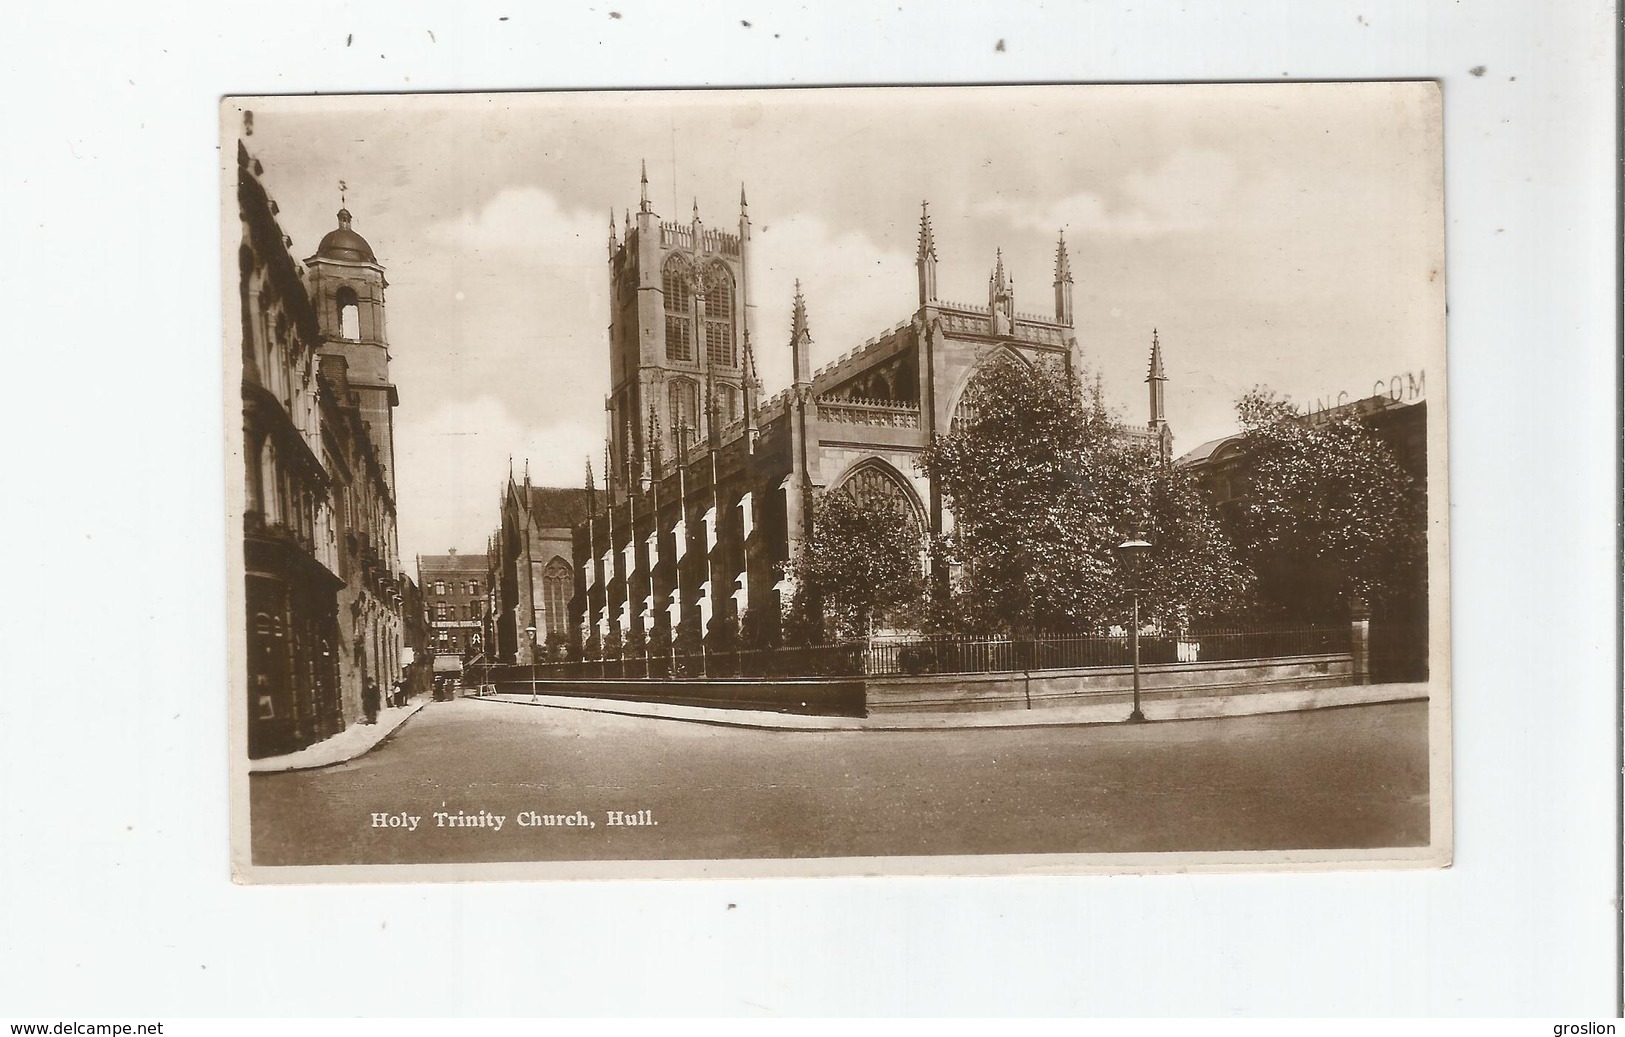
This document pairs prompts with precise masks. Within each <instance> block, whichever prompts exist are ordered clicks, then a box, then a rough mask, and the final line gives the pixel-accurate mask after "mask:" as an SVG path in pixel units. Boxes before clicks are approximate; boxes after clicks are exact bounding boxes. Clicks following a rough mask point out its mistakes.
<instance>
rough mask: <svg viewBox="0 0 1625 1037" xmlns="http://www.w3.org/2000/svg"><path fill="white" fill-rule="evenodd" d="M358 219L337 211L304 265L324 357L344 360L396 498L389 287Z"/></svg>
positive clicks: (395, 394)
mask: <svg viewBox="0 0 1625 1037" xmlns="http://www.w3.org/2000/svg"><path fill="white" fill-rule="evenodd" d="M354 219H355V218H354V217H353V216H351V215H350V210H349V209H348V208H341V209H339V211H338V223H339V225H338V227H336V228H335V229H333V230H330V231H328V232H327V234H326V235H325V236H324V237H323V238H322V241H321V244H320V245H318V246H317V247H316V254H315V255H313V256H311V257H310V258H309V259H307V260H305V266H306V267H307V268H308V269H309V271H310V279H309V285H310V297H311V303H312V305H313V306H314V307H315V309H316V321H317V326H318V327H319V328H320V330H321V335H322V348H321V352H322V354H323V355H324V356H336V357H341V358H343V360H344V364H345V368H346V371H347V376H348V379H349V383H350V388H351V390H353V391H354V392H355V394H356V397H357V400H358V403H359V405H360V408H361V418H362V420H363V421H365V422H366V423H367V426H368V429H369V431H370V434H371V437H372V444H373V448H374V449H375V450H376V451H377V454H378V461H379V464H380V465H381V466H382V467H383V470H384V481H385V482H386V483H387V484H388V486H389V492H390V494H391V495H394V493H395V422H394V407H395V406H396V405H397V404H398V403H400V396H399V394H398V392H397V391H396V388H395V385H394V383H393V382H391V381H390V378H389V338H388V333H387V330H386V325H385V321H384V290H385V289H386V288H388V287H389V282H388V281H387V280H385V278H384V268H383V266H382V265H380V264H379V262H378V257H377V256H376V255H375V254H374V253H373V250H372V246H371V245H370V244H368V243H367V239H366V238H363V237H362V236H361V235H360V234H359V233H357V232H356V230H355V228H354V227H353V226H352V224H353V223H354Z"/></svg>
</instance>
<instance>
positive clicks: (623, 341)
mask: <svg viewBox="0 0 1625 1037" xmlns="http://www.w3.org/2000/svg"><path fill="white" fill-rule="evenodd" d="M639 186H640V192H639V199H638V209H637V212H635V213H629V214H628V215H627V218H626V219H625V221H624V227H625V230H624V233H623V234H622V235H621V237H620V239H619V240H618V241H617V239H616V237H615V234H614V227H613V221H611V231H610V239H609V248H610V256H609V273H610V323H609V365H610V397H609V409H610V412H611V413H610V415H609V429H610V435H611V443H610V451H611V454H612V455H613V456H612V458H611V468H610V470H611V472H615V473H620V472H623V471H625V469H626V466H627V462H628V461H629V460H631V459H633V458H640V459H641V458H646V457H649V456H651V455H656V456H659V457H662V458H666V459H676V458H679V457H680V456H681V455H680V453H679V449H680V447H688V446H692V445H693V444H695V443H699V442H715V441H716V438H717V437H718V436H719V435H720V434H721V433H722V432H723V431H725V430H727V429H729V428H730V427H731V426H732V425H734V424H735V423H736V422H741V421H743V419H744V418H745V416H746V409H747V408H746V404H747V401H748V390H749V389H750V388H751V387H750V386H747V384H746V383H747V381H748V376H749V372H750V365H749V361H748V357H747V353H748V350H749V342H750V337H749V334H748V331H747V316H746V315H747V313H748V310H747V305H746V304H747V300H748V296H747V293H746V280H745V267H746V258H747V257H746V249H747V245H748V242H749V240H750V218H749V215H748V212H747V209H746V206H745V194H744V189H743V187H741V188H740V195H739V217H738V226H737V230H736V231H724V230H719V229H712V228H709V227H707V226H706V225H705V223H704V221H703V220H702V219H701V218H700V211H699V204H698V202H697V201H696V203H695V205H694V207H693V212H692V215H691V218H690V219H689V220H688V222H686V223H684V222H679V221H676V220H666V221H663V220H661V218H660V216H659V214H658V213H656V212H655V211H654V208H653V206H652V205H651V204H650V201H649V175H648V169H647V167H645V168H644V170H643V172H642V176H641V182H640V185H639ZM651 411H652V412H653V413H654V414H656V415H658V416H659V418H660V420H659V421H658V422H651V421H649V415H650V413H651ZM651 430H659V433H658V434H660V435H661V436H662V437H663V442H661V443H660V444H659V447H660V449H659V450H658V451H651V450H650V449H649V447H650V444H648V443H646V442H645V440H646V439H647V437H648V436H649V435H650V433H651ZM626 490H627V487H625V486H623V485H620V483H619V481H618V480H617V482H616V483H615V484H614V485H613V486H612V493H613V494H614V495H615V496H621V495H624V493H625V492H626Z"/></svg>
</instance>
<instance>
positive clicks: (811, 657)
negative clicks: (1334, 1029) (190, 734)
mask: <svg viewBox="0 0 1625 1037" xmlns="http://www.w3.org/2000/svg"><path fill="white" fill-rule="evenodd" d="M1351 644H1352V640H1351V631H1350V628H1349V627H1348V626H1347V625H1341V626H1326V627H1321V626H1304V627H1294V628H1290V629H1278V630H1249V629H1234V628H1223V627H1219V628H1207V629H1188V630H1184V631H1178V632H1171V631H1163V632H1158V633H1150V634H1141V635H1140V663H1141V665H1145V666H1151V665H1156V664H1159V663H1194V662H1228V661H1238V660H1247V659H1277V658H1292V657H1295V656H1306V655H1332V654H1338V653H1344V652H1348V651H1350V650H1351ZM1132 662H1133V642H1132V639H1131V638H1130V637H1129V636H1128V635H1127V634H1115V633H1114V634H1053V635H1044V636H1040V637H1033V638H1023V639H1015V638H1009V637H947V636H939V637H919V638H908V639H900V640H894V641H887V642H883V643H876V644H871V645H867V646H865V645H864V644H863V643H861V642H854V643H849V644H834V645H814V646H810V647H805V648H764V649H755V650H746V651H739V652H706V653H703V654H684V655H675V654H658V655H647V654H646V655H636V656H630V655H629V656H626V657H624V658H620V659H593V660H579V661H575V662H555V663H538V664H536V665H533V666H532V665H524V664H503V663H496V664H490V665H486V664H474V665H472V666H471V667H470V668H469V675H468V677H467V678H466V679H465V683H467V684H480V685H485V684H493V683H514V682H524V681H530V680H674V679H675V680H684V679H700V678H706V679H712V678H745V679H750V678H767V679H773V678H782V679H790V678H796V677H858V676H888V675H892V676H896V675H914V674H926V673H1011V672H1023V671H1029V670H1061V669H1086V668H1089V667H1097V666H1099V667H1107V666H1128V665H1130V664H1131V663H1132Z"/></svg>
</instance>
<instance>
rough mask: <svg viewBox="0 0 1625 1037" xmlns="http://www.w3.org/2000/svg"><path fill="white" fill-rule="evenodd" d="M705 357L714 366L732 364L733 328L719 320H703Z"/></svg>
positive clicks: (728, 365)
mask: <svg viewBox="0 0 1625 1037" xmlns="http://www.w3.org/2000/svg"><path fill="white" fill-rule="evenodd" d="M705 358H706V359H707V360H709V361H710V362H711V363H712V364H713V365H714V366H716V367H733V366H734V329H733V327H732V326H731V325H728V324H724V323H723V322H722V321H719V320H707V321H706V322H705Z"/></svg>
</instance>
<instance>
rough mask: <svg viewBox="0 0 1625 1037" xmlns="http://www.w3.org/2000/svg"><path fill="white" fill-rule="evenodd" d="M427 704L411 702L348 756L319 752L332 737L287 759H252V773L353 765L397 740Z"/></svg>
mask: <svg viewBox="0 0 1625 1037" xmlns="http://www.w3.org/2000/svg"><path fill="white" fill-rule="evenodd" d="M425 704H426V703H425V702H424V701H422V700H418V701H415V702H408V703H407V704H406V712H405V713H404V714H403V715H402V716H401V717H400V718H399V719H397V720H395V721H394V722H393V723H391V724H390V726H388V727H386V728H384V729H383V730H382V731H380V732H378V733H377V737H376V738H372V739H371V740H370V741H366V742H359V743H357V745H356V746H355V748H354V749H353V751H352V750H350V749H348V748H346V749H345V750H341V751H343V752H346V753H347V755H343V756H337V757H334V758H331V759H329V758H328V757H327V754H326V753H322V752H317V751H316V750H320V749H323V748H327V747H328V743H329V742H331V741H332V739H331V738H330V739H327V740H326V741H321V742H317V743H316V744H315V745H308V746H306V747H305V748H303V749H300V750H299V751H298V752H292V753H287V754H285V755H283V756H267V757H265V758H263V759H259V760H250V761H249V764H248V772H249V773H250V774H282V773H286V772H288V771H310V770H316V769H317V768H320V767H336V766H338V765H339V764H341V763H349V762H350V761H351V760H354V759H358V758H359V757H362V756H365V755H367V754H368V753H370V752H372V751H373V750H374V749H376V748H378V747H379V746H380V745H383V744H384V743H385V742H387V741H389V740H390V739H391V738H393V737H395V732H397V731H399V730H400V729H401V728H403V727H405V726H406V722H407V721H408V720H411V719H412V718H413V717H415V716H417V715H418V711H419V710H421V709H422V708H423V707H424V705H425ZM354 726H355V725H352V726H351V727H350V728H346V729H345V730H344V731H341V732H340V733H339V734H336V735H334V736H333V738H342V737H344V735H345V734H347V733H348V732H349V731H350V730H353V729H354ZM301 757H304V759H301Z"/></svg>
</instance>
